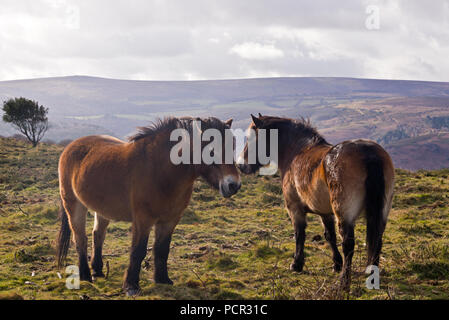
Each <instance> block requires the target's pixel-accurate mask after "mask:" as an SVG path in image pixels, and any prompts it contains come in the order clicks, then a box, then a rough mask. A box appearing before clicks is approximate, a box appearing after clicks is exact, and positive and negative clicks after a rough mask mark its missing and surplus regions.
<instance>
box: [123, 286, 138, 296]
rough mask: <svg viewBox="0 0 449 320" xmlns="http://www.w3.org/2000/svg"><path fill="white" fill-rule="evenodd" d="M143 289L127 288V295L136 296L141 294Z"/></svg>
mask: <svg viewBox="0 0 449 320" xmlns="http://www.w3.org/2000/svg"><path fill="white" fill-rule="evenodd" d="M140 293H141V291H140V289H139V288H133V289H127V290H126V296H127V297H135V296H138V295H140Z"/></svg>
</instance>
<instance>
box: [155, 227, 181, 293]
mask: <svg viewBox="0 0 449 320" xmlns="http://www.w3.org/2000/svg"><path fill="white" fill-rule="evenodd" d="M176 224H177V221H175V222H168V223H158V224H156V228H155V229H156V230H155V240H154V281H155V282H156V283H165V284H173V281H171V280H170V278H169V276H168V271H167V259H168V254H169V252H170V242H171V238H172V234H173V230H174V229H175V226H176Z"/></svg>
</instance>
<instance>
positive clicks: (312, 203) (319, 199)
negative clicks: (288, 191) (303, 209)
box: [298, 183, 332, 214]
mask: <svg viewBox="0 0 449 320" xmlns="http://www.w3.org/2000/svg"><path fill="white" fill-rule="evenodd" d="M298 193H299V196H300V198H301V200H302V202H303V203H304V204H305V205H306V206H307V208H309V210H310V211H311V212H312V213H318V214H329V213H332V206H331V202H330V195H329V190H328V188H327V186H326V185H324V184H321V183H318V184H317V185H316V186H315V188H312V189H309V190H304V191H301V190H298Z"/></svg>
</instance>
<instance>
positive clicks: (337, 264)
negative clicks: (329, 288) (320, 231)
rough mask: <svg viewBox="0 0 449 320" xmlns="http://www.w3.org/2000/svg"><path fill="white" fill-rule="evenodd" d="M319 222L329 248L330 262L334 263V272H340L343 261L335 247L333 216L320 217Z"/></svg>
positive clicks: (335, 237)
mask: <svg viewBox="0 0 449 320" xmlns="http://www.w3.org/2000/svg"><path fill="white" fill-rule="evenodd" d="M321 222H322V223H323V226H324V237H325V238H326V240H327V242H328V243H329V245H330V246H331V249H332V260H333V261H334V271H335V272H340V271H341V267H342V265H343V259H342V257H341V254H340V251H338V247H337V236H336V234H335V219H334V215H333V214H329V215H322V216H321Z"/></svg>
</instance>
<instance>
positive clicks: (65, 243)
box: [56, 201, 72, 268]
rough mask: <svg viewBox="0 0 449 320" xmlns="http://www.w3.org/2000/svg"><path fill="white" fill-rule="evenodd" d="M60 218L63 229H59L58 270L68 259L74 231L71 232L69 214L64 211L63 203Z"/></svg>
mask: <svg viewBox="0 0 449 320" xmlns="http://www.w3.org/2000/svg"><path fill="white" fill-rule="evenodd" d="M59 218H60V219H61V229H59V234H58V240H57V241H58V242H57V248H56V260H57V262H58V268H61V267H62V265H63V264H64V262H65V259H66V257H67V252H68V251H69V246H70V236H71V233H72V231H71V230H70V225H69V219H68V217H67V212H66V211H65V209H64V206H63V205H62V201H61V207H60V209H59Z"/></svg>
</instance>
